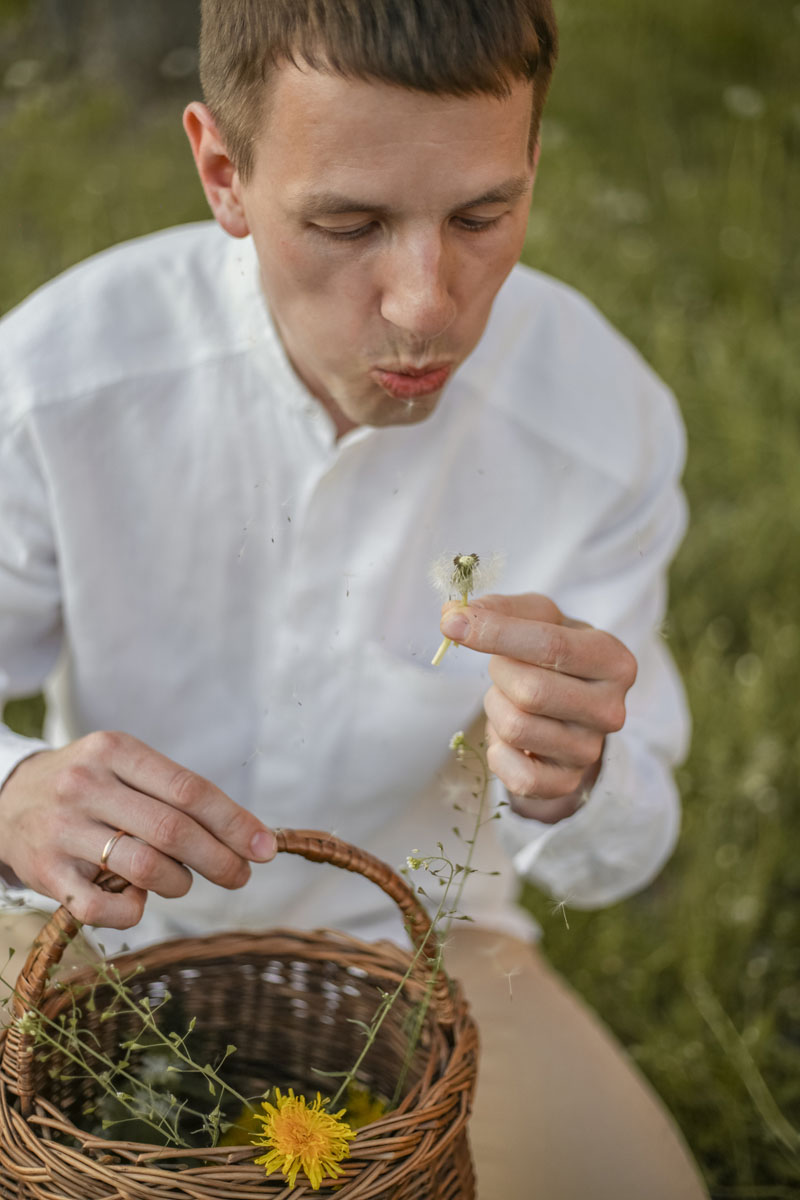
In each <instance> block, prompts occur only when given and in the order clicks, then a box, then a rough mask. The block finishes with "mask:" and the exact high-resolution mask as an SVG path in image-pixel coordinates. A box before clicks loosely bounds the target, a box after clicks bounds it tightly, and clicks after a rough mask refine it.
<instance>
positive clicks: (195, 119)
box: [183, 100, 250, 238]
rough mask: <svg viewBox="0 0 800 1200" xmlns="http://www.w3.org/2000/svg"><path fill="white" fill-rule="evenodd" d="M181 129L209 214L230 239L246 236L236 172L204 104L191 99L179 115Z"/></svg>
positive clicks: (239, 184)
mask: <svg viewBox="0 0 800 1200" xmlns="http://www.w3.org/2000/svg"><path fill="white" fill-rule="evenodd" d="M183 128H184V129H185V130H186V136H187V137H188V139H189V145H190V146H191V147H192V154H193V155H194V161H195V163H196V164H197V173H198V175H199V176H200V182H201V183H202V185H203V191H204V192H205V194H206V199H207V200H208V203H209V205H210V207H211V211H212V213H213V214H214V216H215V217H216V219H217V221H218V222H219V223H220V225H221V226H222V228H223V229H224V230H225V232H226V233H229V234H230V235H231V237H239V238H241V237H247V235H248V234H249V232H250V227H249V226H248V224H247V217H246V215H245V211H244V207H243V205H242V200H241V183H240V180H239V172H238V171H237V170H236V167H235V166H234V165H233V163H232V162H231V160H230V158H229V157H228V152H227V150H226V149H225V145H224V143H223V141H222V138H221V137H220V135H219V131H218V129H217V126H216V123H215V121H214V118H213V117H212V115H211V113H210V112H209V110H208V108H207V107H206V106H205V104H201V103H200V101H199V100H193V101H192V103H191V104H190V105H188V107H187V109H186V111H185V112H184V114H183Z"/></svg>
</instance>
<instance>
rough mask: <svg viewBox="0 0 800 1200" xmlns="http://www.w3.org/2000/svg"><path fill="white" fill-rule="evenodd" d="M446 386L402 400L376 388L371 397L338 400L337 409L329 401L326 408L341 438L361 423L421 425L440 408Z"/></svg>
mask: <svg viewBox="0 0 800 1200" xmlns="http://www.w3.org/2000/svg"><path fill="white" fill-rule="evenodd" d="M443 390H444V389H443V388H439V390H438V391H437V392H430V393H429V394H428V395H427V396H412V397H404V398H403V399H400V398H398V397H396V396H389V395H387V394H386V392H384V391H379V390H376V392H375V393H374V394H372V395H370V396H369V397H364V399H362V400H357V401H353V400H352V399H349V398H348V399H344V400H343V401H342V403H341V404H340V403H338V402H337V403H336V408H335V411H333V410H332V408H331V407H330V405H329V404H326V405H325V407H326V408H327V409H328V412H329V413H330V414H331V416H332V417H333V420H334V422H335V424H336V427H337V429H338V431H339V436H340V437H341V436H342V434H343V433H347V432H348V431H349V430H351V429H356V428H357V427H358V426H360V425H370V426H373V427H374V428H376V429H383V428H386V427H388V426H391V425H417V424H419V422H420V421H425V420H426V419H427V418H428V417H429V416H430V415H431V413H432V412H433V411H434V409H435V408H436V405H437V404H438V403H439V401H440V400H441V398H442V392H443Z"/></svg>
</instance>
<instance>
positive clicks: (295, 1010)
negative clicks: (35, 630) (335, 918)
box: [0, 830, 478, 1200]
mask: <svg viewBox="0 0 800 1200" xmlns="http://www.w3.org/2000/svg"><path fill="white" fill-rule="evenodd" d="M277 836H278V849H279V850H280V851H283V852H285V853H289V854H299V855H302V856H303V857H304V858H307V859H311V860H312V861H314V862H325V863H331V864H333V865H335V866H337V867H341V868H343V869H344V870H347V871H355V872H358V873H360V874H362V875H364V876H365V877H366V878H367V879H369V880H371V881H372V882H374V883H375V884H377V885H378V887H380V888H382V889H383V891H384V892H386V893H387V895H389V896H390V897H391V898H392V899H393V900H394V901H395V902H396V904H397V905H398V907H399V908H400V910H401V912H402V914H403V916H404V918H405V922H406V926H407V928H408V930H409V933H410V936H411V938H412V941H413V942H414V944H415V945H419V944H420V942H421V940H422V939H423V938H424V937H425V935H426V933H427V932H428V930H429V927H430V923H429V920H428V916H427V914H426V913H425V911H424V909H423V908H422V907H421V906H420V904H419V902H418V901H417V899H416V897H415V896H414V894H413V892H412V891H411V890H410V888H408V887H407V885H406V884H405V883H404V882H403V881H402V880H401V879H400V878H399V877H398V876H397V875H396V874H395V872H394V871H393V870H392V869H391V868H390V867H389V866H387V865H386V864H385V863H382V862H380V860H378V859H376V858H374V857H372V856H371V855H369V854H367V853H365V852H364V851H361V850H358V849H356V848H355V847H353V846H350V845H348V844H347V843H346V842H342V841H340V840H339V839H337V838H335V837H332V836H330V835H328V834H324V833H316V832H313V831H306V830H281V831H279V832H278V835H277ZM98 881H99V882H102V883H103V884H104V886H106V887H109V888H110V889H112V890H114V889H116V890H119V889H120V888H122V887H124V886H125V881H124V880H121V879H120V878H119V877H118V876H113V875H111V874H110V873H109V872H105V873H103V875H102V876H99V877H98ZM77 929H78V923H77V922H76V921H75V920H74V919H73V918H72V917H71V916H70V914H69V913H68V912H67V911H66V909H64V908H61V909H59V910H58V912H56V913H55V914H54V915H53V917H52V919H51V920H50V921H49V922H48V923H47V925H46V926H45V928H44V929H43V930H42V933H41V934H40V935H39V937H38V938H37V940H36V942H35V943H34V947H33V949H32V951H31V953H30V955H29V957H28V960H27V962H26V963H25V966H24V967H23V969H22V972H21V974H20V976H19V979H18V982H17V992H16V996H15V999H14V1008H15V1015H16V1016H18V1017H19V1016H22V1015H23V1014H24V1013H25V1012H26V1011H27V1009H29V1008H34V1007H36V1008H40V1009H42V1010H43V1011H44V1012H46V1013H47V1015H48V1016H55V1015H56V1014H57V1013H58V1012H60V1011H62V1010H63V1009H64V1008H65V1007H66V1006H67V1005H68V1004H70V1003H71V1000H70V997H69V995H68V994H66V993H65V990H64V989H63V988H53V987H52V986H50V985H48V979H49V977H50V975H51V974H52V969H53V967H54V966H55V965H56V964H57V963H58V962H59V960H60V958H61V955H62V953H63V950H64V947H65V945H66V944H67V943H68V941H69V940H70V939H71V938H72V937H74V936H75V933H76V932H77ZM114 961H115V965H116V966H117V968H118V969H119V970H120V972H121V973H122V975H123V977H128V976H129V975H130V973H132V972H133V971H134V969H135V968H137V967H138V966H139V964H142V966H143V968H144V969H143V970H142V969H141V968H139V969H138V973H137V974H135V975H134V976H132V977H131V978H129V981H128V984H129V987H130V988H131V989H132V991H133V992H134V994H135V995H136V996H138V997H139V998H143V997H145V996H148V997H150V998H151V1000H153V1002H155V1001H156V1000H160V999H161V998H162V997H163V996H164V993H165V991H168V992H169V994H170V996H171V997H172V998H173V999H172V1000H171V1001H170V1004H177V1005H178V1006H179V1011H184V1012H185V1013H186V1015H187V1017H188V1016H189V1015H194V1016H196V1017H197V1028H196V1032H195V1034H193V1035H192V1036H193V1043H192V1044H193V1046H195V1047H196V1048H199V1051H200V1052H201V1053H205V1054H206V1055H208V1056H209V1057H213V1056H215V1055H217V1054H218V1053H219V1051H220V1048H221V1047H224V1046H225V1045H226V1044H227V1043H229V1042H233V1043H234V1044H235V1045H236V1046H237V1047H238V1050H237V1053H236V1054H235V1055H234V1056H233V1058H232V1059H231V1060H230V1061H231V1064H232V1071H233V1070H235V1086H236V1087H237V1088H238V1090H239V1091H241V1092H243V1093H247V1094H256V1093H258V1092H260V1091H263V1090H264V1089H265V1088H266V1087H267V1086H270V1085H277V1086H280V1087H283V1088H286V1087H289V1086H293V1087H294V1088H295V1089H299V1090H303V1091H316V1090H317V1089H318V1088H320V1087H322V1089H323V1090H324V1077H323V1076H321V1075H319V1074H318V1071H320V1070H322V1071H341V1070H347V1069H349V1068H350V1067H351V1066H352V1064H353V1063H354V1062H355V1060H356V1057H357V1056H358V1053H359V1051H360V1050H361V1048H362V1047H363V1038H362V1035H361V1034H360V1033H359V1029H358V1026H357V1025H356V1024H355V1023H354V1021H366V1022H369V1021H370V1020H371V1019H372V1016H373V1014H374V1012H375V1008H376V1006H377V1001H378V993H377V989H378V988H380V989H382V990H384V991H390V990H392V989H393V987H394V986H396V984H397V983H398V982H399V981H400V980H401V979H402V977H403V975H404V974H405V973H406V971H407V969H408V964H409V955H408V953H406V952H404V951H402V950H400V949H398V948H397V947H395V946H393V945H391V944H390V943H388V942H378V943H374V944H368V943H364V942H359V941H356V940H355V939H353V938H350V937H347V936H345V935H344V934H339V933H335V932H331V931H327V930H323V931H316V932H314V933H300V932H292V931H290V930H280V929H279V930H269V931H267V932H264V933H230V934H221V935H217V936H212V937H206V938H193V939H182V940H178V941H171V942H164V943H162V944H160V945H158V946H153V947H150V948H148V949H146V950H143V951H140V952H138V953H136V954H127V955H125V956H123V957H119V958H116V959H115V960H114ZM421 961H422V956H421V958H420V962H421ZM93 982H94V983H95V984H96V976H95V974H94V968H92V967H86V968H84V969H82V970H81V971H79V972H77V973H76V974H75V975H73V976H71V977H70V985H71V986H70V992H72V993H74V992H75V991H76V990H77V992H78V994H80V991H81V989H83V988H85V987H87V986H91V985H92V983H93ZM426 983H427V979H426V977H425V975H424V970H423V969H422V968H420V970H419V971H415V974H414V975H412V976H411V977H410V978H409V980H408V982H407V983H406V985H405V986H404V989H403V993H402V995H401V997H400V998H399V1000H398V1002H397V1003H396V1004H395V1005H394V1006H393V1007H392V1009H391V1010H390V1012H389V1014H388V1017H387V1018H386V1020H385V1021H384V1024H383V1026H382V1028H381V1032H380V1034H379V1037H378V1039H377V1040H376V1042H375V1044H374V1045H373V1046H372V1047H371V1049H370V1052H369V1054H368V1055H367V1057H366V1059H365V1061H364V1064H363V1070H361V1071H360V1072H359V1082H360V1083H362V1084H364V1085H365V1086H367V1087H368V1088H369V1089H370V1090H371V1091H373V1092H375V1093H378V1094H383V1095H389V1096H391V1095H392V1093H393V1090H394V1086H395V1081H396V1080H397V1078H398V1074H399V1072H400V1069H401V1064H402V1063H403V1060H404V1058H405V1056H406V1051H407V1046H408V1034H407V1032H406V1030H407V1028H408V1017H409V1012H410V1010H411V1009H412V1007H413V1006H414V1005H415V1004H416V1003H417V1002H418V1001H419V998H420V996H421V995H422V992H423V989H424V988H425V986H426ZM96 999H97V1008H96V1011H95V1012H94V1013H84V1016H83V1018H82V1019H83V1021H84V1023H85V1024H86V1025H87V1027H89V1028H91V1029H92V1031H93V1033H94V1034H95V1035H96V1036H97V1037H98V1038H99V1039H100V1040H101V1042H102V1043H103V1046H104V1048H105V1049H106V1050H110V1051H112V1053H113V1051H114V1050H115V1048H116V1047H117V1046H118V1045H119V1043H120V1042H121V1041H122V1040H124V1039H125V1038H126V1037H128V1036H130V1032H129V1031H127V1030H126V1028H125V1018H124V1015H121V1016H120V1017H119V1018H116V1017H114V1018H112V1019H110V1020H105V1021H103V1022H101V1021H100V1020H99V1017H100V1012H101V1010H102V1008H103V996H102V985H101V987H100V988H98V990H97V992H96ZM195 1038H197V1039H199V1040H198V1041H195V1040H194V1039H195ZM477 1041H478V1039H477V1032H476V1029H475V1025H474V1022H473V1021H472V1020H471V1018H470V1016H469V1014H468V1011H467V1007H466V1004H465V1002H464V999H463V997H462V995H461V993H460V990H459V988H458V986H457V985H455V984H453V983H452V982H450V981H448V980H447V979H446V978H445V977H444V976H443V975H442V976H441V977H440V978H439V979H437V981H436V986H435V992H434V999H433V1002H432V1004H431V1006H430V1008H429V1010H428V1013H427V1017H426V1023H425V1027H424V1029H423V1033H422V1036H421V1038H420V1040H419V1042H418V1045H417V1048H416V1050H415V1053H414V1057H413V1060H412V1062H411V1066H410V1070H409V1072H408V1075H407V1080H406V1087H405V1095H404V1096H403V1097H402V1099H401V1102H400V1104H399V1106H398V1107H397V1108H395V1109H394V1110H393V1111H392V1112H391V1113H389V1114H388V1115H387V1116H385V1117H382V1118H381V1119H380V1120H378V1121H375V1122H374V1123H372V1124H371V1125H368V1126H366V1127H364V1128H363V1129H361V1130H359V1132H358V1134H357V1136H356V1138H355V1139H354V1140H353V1141H352V1142H351V1147H350V1150H351V1153H350V1157H349V1158H348V1159H346V1160H345V1161H344V1162H343V1164H342V1165H343V1167H344V1174H343V1176H342V1177H341V1178H340V1179H338V1180H330V1179H326V1180H325V1181H324V1182H323V1184H322V1188H321V1189H320V1192H319V1193H314V1192H312V1190H311V1188H310V1186H309V1185H308V1184H307V1183H306V1182H305V1180H304V1177H303V1176H302V1175H300V1176H298V1180H297V1183H296V1185H295V1187H294V1188H290V1187H288V1186H287V1184H286V1182H285V1181H284V1179H283V1178H282V1177H281V1176H279V1175H270V1176H268V1177H265V1175H264V1170H263V1168H262V1167H260V1166H256V1165H255V1164H254V1163H253V1162H252V1161H249V1160H252V1158H253V1157H254V1155H255V1153H257V1152H256V1151H255V1150H254V1149H253V1147H245V1146H242V1147H236V1148H231V1147H227V1148H225V1147H216V1148H214V1149H204V1150H203V1151H202V1160H201V1165H197V1164H198V1151H197V1150H192V1151H186V1150H175V1149H165V1148H163V1147H156V1146H150V1145H145V1144H141V1143H134V1142H124V1141H117V1142H114V1141H109V1140H107V1139H106V1138H101V1137H97V1136H93V1135H90V1134H87V1133H86V1132H84V1131H82V1130H81V1129H80V1128H79V1127H78V1125H77V1123H76V1122H77V1121H79V1120H80V1114H81V1112H82V1110H83V1106H84V1105H85V1104H86V1103H87V1102H91V1101H92V1100H93V1099H95V1098H96V1097H95V1093H94V1089H95V1087H96V1085H95V1084H94V1082H93V1080H91V1079H86V1078H82V1079H79V1080H74V1079H73V1080H68V1081H64V1080H63V1079H62V1080H58V1079H53V1078H51V1075H50V1073H49V1072H48V1071H46V1070H45V1069H44V1068H43V1066H42V1064H41V1062H39V1061H38V1060H37V1056H36V1054H35V1052H34V1050H33V1048H32V1046H31V1044H30V1038H29V1037H27V1036H26V1035H24V1034H23V1033H22V1032H21V1030H20V1029H19V1028H18V1027H17V1026H16V1024H12V1025H11V1026H10V1027H9V1028H8V1029H7V1030H5V1031H4V1032H3V1033H2V1034H0V1055H1V1056H2V1057H1V1059H0V1064H1V1065H0V1197H2V1198H3V1200H23V1198H29V1197H30V1198H33V1197H35V1198H36V1200H73V1198H74V1200H90V1198H92V1200H234V1198H235V1200H263V1198H265V1197H277V1196H280V1197H289V1196H292V1197H295V1196H296V1197H300V1196H304V1197H310V1196H312V1195H316V1194H325V1193H327V1194H330V1193H331V1192H334V1191H335V1193H336V1195H337V1196H338V1197H341V1198H342V1200H472V1198H473V1197H474V1195H475V1184H474V1177H473V1169H472V1162H471V1158H470V1151H469V1144H468V1141H467V1128H466V1126H467V1118H468V1116H469V1111H470V1106H471V1101H472V1093H473V1089H474V1084H475V1076H476V1065H477ZM52 1065H53V1063H52V1060H51V1062H50V1063H48V1067H49V1068H52ZM321 1080H322V1083H321V1082H320V1081H321ZM301 1181H302V1183H301Z"/></svg>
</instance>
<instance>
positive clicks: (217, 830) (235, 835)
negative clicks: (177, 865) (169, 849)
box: [91, 733, 277, 874]
mask: <svg viewBox="0 0 800 1200" xmlns="http://www.w3.org/2000/svg"><path fill="white" fill-rule="evenodd" d="M91 736H92V737H93V738H99V739H103V742H104V746H103V749H104V752H105V753H106V754H107V756H108V757H107V760H106V761H107V762H108V763H109V765H110V767H111V770H113V772H114V774H115V775H116V776H117V778H118V779H120V780H121V781H122V782H123V783H126V784H128V785H129V786H130V787H131V788H133V789H134V790H135V791H139V792H146V793H147V794H148V795H150V796H153V797H154V798H155V799H157V800H161V801H164V802H165V803H166V804H168V805H169V806H170V807H171V808H174V809H176V810H177V811H179V812H183V813H186V814H187V815H188V816H190V817H191V819H192V820H193V821H195V822H197V823H198V824H199V825H202V826H203V828H204V829H206V830H207V831H208V833H210V834H211V835H212V837H214V838H216V839H217V840H218V841H220V842H223V843H224V844H225V845H226V846H228V847H229V848H230V849H231V850H233V851H234V853H235V854H238V855H240V856H241V857H242V858H245V859H251V860H253V861H255V862H267V861H268V860H269V859H271V858H274V856H275V853H276V851H277V846H276V842H275V836H274V834H273V833H272V831H271V830H269V829H268V828H267V827H266V825H264V824H263V823H262V822H261V821H259V820H258V818H257V817H256V816H254V815H253V813H251V812H248V811H247V809H245V808H242V807H241V806H240V805H238V804H236V803H235V802H234V801H233V800H232V799H231V798H230V796H227V795H226V794H225V792H223V791H221V790H220V789H219V788H218V787H216V786H215V785H214V784H213V783H211V782H210V781H209V780H207V779H204V778H203V777H202V776H201V775H196V774H195V773H194V772H193V771H190V770H188V769H187V768H186V767H182V766H180V765H179V764H178V763H176V762H173V761H172V759H169V758H167V757H166V756H165V755H163V754H159V753H158V751H156V750H153V749H152V748H151V747H150V746H147V745H145V744H144V742H140V741H138V739H137V738H132V737H130V736H128V735H126V734H118V733H99V734H93V735H91ZM190 865H191V864H190ZM198 869H199V868H198ZM203 874H205V872H203Z"/></svg>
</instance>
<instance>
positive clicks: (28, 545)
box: [0, 420, 61, 858]
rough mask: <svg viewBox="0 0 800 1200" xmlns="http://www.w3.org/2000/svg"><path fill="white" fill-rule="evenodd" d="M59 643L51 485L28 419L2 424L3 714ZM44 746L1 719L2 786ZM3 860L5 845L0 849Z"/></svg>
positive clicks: (38, 677)
mask: <svg viewBox="0 0 800 1200" xmlns="http://www.w3.org/2000/svg"><path fill="white" fill-rule="evenodd" d="M60 645H61V605H60V600H59V584H58V567H57V561H56V553H55V546H54V534H53V529H52V525H51V520H50V512H49V504H48V497H47V488H46V484H45V481H44V479H43V478H42V475H41V472H40V470H39V467H38V463H37V461H36V454H35V448H34V444H33V439H32V437H31V435H30V431H29V430H28V428H27V425H26V422H25V421H24V420H17V421H15V422H13V423H11V424H10V426H7V427H5V428H1V427H0V712H2V708H3V705H4V704H5V702H6V700H9V699H14V698H16V697H20V696H27V695H31V694H32V693H35V692H37V691H39V689H40V688H41V687H42V684H43V683H44V681H45V679H46V678H47V676H48V675H49V674H50V672H51V670H52V668H53V666H54V665H55V662H56V659H57V657H58V653H59V648H60ZM44 749H47V743H46V742H43V741H41V740H40V739H38V738H28V737H22V736H20V735H19V734H16V733H13V732H12V731H11V730H10V729H9V728H8V727H7V726H6V725H2V724H0V786H2V784H3V783H4V782H5V781H6V779H7V778H8V776H9V775H10V774H11V772H12V771H13V769H14V768H15V767H16V766H17V764H18V763H20V762H21V761H22V760H23V759H24V758H27V757H29V756H30V755H31V754H34V753H35V752H36V751H37V750H44ZM0 858H2V847H0Z"/></svg>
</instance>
